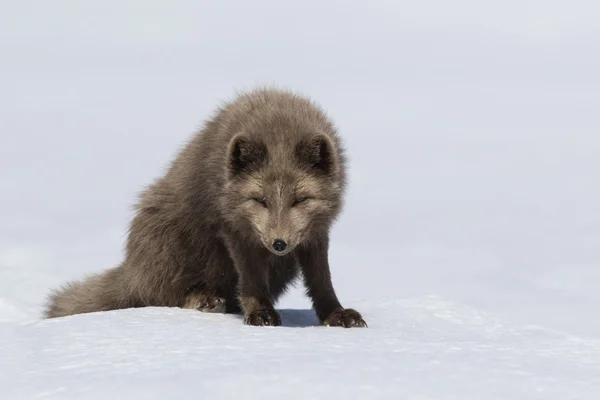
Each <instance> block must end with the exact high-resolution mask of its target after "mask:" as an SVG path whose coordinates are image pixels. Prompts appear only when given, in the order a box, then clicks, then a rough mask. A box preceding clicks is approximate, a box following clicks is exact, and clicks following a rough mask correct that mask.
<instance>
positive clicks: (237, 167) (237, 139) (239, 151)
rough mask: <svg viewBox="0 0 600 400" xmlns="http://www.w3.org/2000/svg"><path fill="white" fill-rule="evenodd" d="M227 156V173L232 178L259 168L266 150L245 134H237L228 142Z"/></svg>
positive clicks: (264, 157)
mask: <svg viewBox="0 0 600 400" xmlns="http://www.w3.org/2000/svg"><path fill="white" fill-rule="evenodd" d="M228 155H229V156H228V168H229V173H230V174H231V175H232V176H234V175H238V174H240V173H243V172H249V171H252V170H253V169H256V168H257V167H259V166H260V165H261V163H262V162H263V161H265V160H266V158H267V148H266V146H265V145H264V144H263V143H258V142H256V141H253V140H252V139H251V138H250V136H248V135H247V134H246V133H238V134H236V135H235V136H234V137H233V139H231V141H230V142H229V148H228Z"/></svg>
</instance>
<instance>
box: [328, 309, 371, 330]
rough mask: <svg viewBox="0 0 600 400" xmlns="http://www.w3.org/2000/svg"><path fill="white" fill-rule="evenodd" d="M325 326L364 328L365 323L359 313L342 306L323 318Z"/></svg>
mask: <svg viewBox="0 0 600 400" xmlns="http://www.w3.org/2000/svg"><path fill="white" fill-rule="evenodd" d="M325 325H327V326H343V327H344V328H354V327H357V328H366V327H367V323H366V322H365V320H364V319H363V318H362V316H361V315H360V313H359V312H358V311H356V310H353V309H351V308H342V309H339V310H335V311H334V312H332V313H331V314H330V315H329V317H327V319H326V320H325Z"/></svg>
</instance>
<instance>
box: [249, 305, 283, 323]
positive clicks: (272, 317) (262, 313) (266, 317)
mask: <svg viewBox="0 0 600 400" xmlns="http://www.w3.org/2000/svg"><path fill="white" fill-rule="evenodd" d="M244 324H246V325H254V326H280V325H281V317H280V316H279V313H278V312H277V311H275V310H274V309H262V310H256V311H252V312H250V313H248V314H247V315H246V317H245V318H244Z"/></svg>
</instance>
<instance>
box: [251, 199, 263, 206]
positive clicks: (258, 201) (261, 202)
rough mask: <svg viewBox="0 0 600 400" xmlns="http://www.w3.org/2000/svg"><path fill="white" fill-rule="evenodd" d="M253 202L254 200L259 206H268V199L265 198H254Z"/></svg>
mask: <svg viewBox="0 0 600 400" xmlns="http://www.w3.org/2000/svg"><path fill="white" fill-rule="evenodd" d="M251 200H253V201H255V202H257V203H259V204H262V205H263V206H265V207H266V206H267V199H265V198H264V197H253V198H252V199H251Z"/></svg>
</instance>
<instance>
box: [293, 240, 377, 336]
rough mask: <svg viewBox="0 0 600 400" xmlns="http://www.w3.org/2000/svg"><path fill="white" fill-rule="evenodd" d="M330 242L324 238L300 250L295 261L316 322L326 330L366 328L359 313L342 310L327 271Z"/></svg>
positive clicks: (329, 273) (348, 309)
mask: <svg viewBox="0 0 600 400" xmlns="http://www.w3.org/2000/svg"><path fill="white" fill-rule="evenodd" d="M328 248H329V241H328V239H327V238H325V239H323V240H321V241H319V242H317V243H311V244H309V245H306V246H302V248H300V249H299V252H298V261H299V262H300V266H301V268H302V273H303V275H304V283H305V285H306V290H307V294H308V296H309V297H310V298H311V300H312V303H313V308H314V309H315V312H316V313H317V317H319V320H320V321H321V322H322V323H323V324H325V325H328V326H342V327H344V328H352V327H360V328H365V327H367V323H366V322H365V320H364V319H363V317H362V316H361V315H360V313H359V312H358V311H356V310H353V309H352V308H343V307H342V305H341V304H340V302H339V300H338V298H337V295H336V294H335V290H334V289H333V284H332V282H331V272H330V269H329V256H328Z"/></svg>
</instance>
